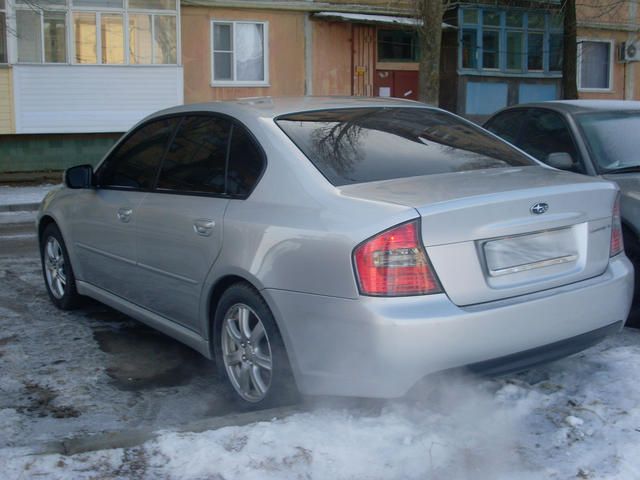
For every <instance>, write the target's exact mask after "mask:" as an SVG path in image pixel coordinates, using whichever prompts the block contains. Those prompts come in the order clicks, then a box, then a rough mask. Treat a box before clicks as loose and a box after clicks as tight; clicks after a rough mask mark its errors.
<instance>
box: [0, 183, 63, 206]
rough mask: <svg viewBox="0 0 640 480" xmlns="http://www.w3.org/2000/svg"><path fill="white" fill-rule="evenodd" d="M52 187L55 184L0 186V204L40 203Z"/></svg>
mask: <svg viewBox="0 0 640 480" xmlns="http://www.w3.org/2000/svg"><path fill="white" fill-rule="evenodd" d="M54 187H55V185H40V186H37V187H8V186H0V205H22V204H28V203H40V202H41V201H42V199H43V198H44V196H45V195H46V194H47V192H49V190H51V189H52V188H54Z"/></svg>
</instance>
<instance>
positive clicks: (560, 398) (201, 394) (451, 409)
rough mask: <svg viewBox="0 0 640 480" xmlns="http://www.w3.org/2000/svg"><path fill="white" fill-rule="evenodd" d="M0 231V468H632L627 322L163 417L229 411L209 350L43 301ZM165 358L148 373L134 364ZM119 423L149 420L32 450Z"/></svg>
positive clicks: (521, 472) (535, 475)
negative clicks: (247, 404)
mask: <svg viewBox="0 0 640 480" xmlns="http://www.w3.org/2000/svg"><path fill="white" fill-rule="evenodd" d="M6 228H8V227H6ZM25 228H26V227H25ZM6 233H7V235H5V237H6V238H7V239H6V240H2V238H3V236H2V235H0V468H1V469H2V470H1V472H0V478H2V479H3V480H5V479H7V480H13V479H25V478H44V479H71V478H72V479H76V478H78V479H90V478H91V479H93V478H108V479H118V478H122V479H130V478H134V479H138V478H140V479H156V478H163V479H202V480H204V479H212V480H222V479H225V480H231V479H260V480H262V479H264V480H270V479H319V480H325V479H331V480H333V479H336V480H339V479H350V480H352V479H366V480H370V479H371V480H375V479H385V480H395V479H402V480H404V479H446V480H449V479H469V478H472V479H479V480H484V479H489V480H493V479H510V480H511V479H514V480H529V479H554V480H555V479H563V480H564V479H575V478H589V479H612V480H614V479H616V480H618V479H619V480H631V479H640V447H639V445H640V331H637V330H629V329H625V330H624V331H623V332H622V333H621V334H619V335H616V336H613V337H611V338H609V339H607V340H606V341H604V342H603V343H601V344H599V345H597V346H595V347H593V348H591V349H589V350H587V351H585V352H582V353H580V354H578V355H575V356H573V357H570V358H567V359H564V360H561V361H558V362H555V363H553V364H549V365H545V366H541V367H538V368H535V369H532V370H530V371H529V372H527V373H524V374H520V375H510V376H507V377H505V378H501V379H494V380H481V379H475V378H462V377H443V378H438V379H432V380H431V381H430V382H428V383H426V384H424V385H420V386H419V387H418V388H416V389H415V391H413V392H411V393H410V394H409V395H408V396H407V397H406V398H403V399H399V400H394V401H385V402H366V401H358V400H337V399H310V400H308V401H306V403H305V404H304V405H303V408H304V409H305V410H306V411H305V412H304V413H296V414H293V415H290V416H288V417H285V418H281V419H278V420H272V421H266V422H260V423H254V424H250V425H246V426H242V427H227V428H222V429H218V430H214V431H207V432H204V433H199V434H196V433H175V432H172V431H171V430H172V429H177V428H179V426H180V425H182V424H184V423H187V422H190V421H193V420H196V419H199V418H203V417H207V416H212V415H221V414H225V413H229V411H230V410H229V408H230V407H229V405H228V403H226V402H227V400H225V399H224V398H223V393H222V390H221V388H220V384H219V383H216V381H217V380H216V378H215V375H214V374H213V372H212V371H211V370H210V368H209V367H208V366H207V365H208V364H206V362H204V361H203V360H201V359H200V358H199V357H197V358H195V357H194V356H193V352H191V351H190V350H188V349H186V347H181V346H180V345H179V344H178V343H177V342H175V341H173V340H170V339H167V338H166V337H163V336H162V335H160V334H155V333H153V332H152V331H151V330H150V329H147V328H145V327H140V326H139V325H138V324H137V323H136V322H134V321H132V320H130V319H127V318H126V317H123V316H122V315H119V314H116V313H114V312H113V311H111V310H109V309H106V308H104V307H101V306H100V305H97V304H92V305H89V306H88V307H85V308H83V309H81V310H79V311H76V312H60V311H58V310H56V309H55V308H54V307H53V306H52V305H51V304H50V302H49V300H48V299H47V297H46V294H45V292H44V288H43V284H42V277H41V272H40V270H39V268H40V267H39V261H38V258H37V251H36V250H35V249H36V246H35V239H34V238H30V239H29V238H26V237H25V238H26V240H24V244H21V246H20V247H19V248H18V247H15V248H16V249H15V250H12V249H13V248H14V247H11V245H17V244H18V242H22V240H21V238H22V236H27V235H28V234H29V231H27V230H24V229H22V230H20V229H13V230H6ZM559 321H561V319H559ZM176 359H177V361H176ZM172 361H173V362H174V364H172V365H170V367H171V368H163V369H160V372H159V373H160V375H157V376H155V377H154V378H152V379H151V380H153V381H152V382H149V381H148V380H149V379H146V380H145V379H144V378H139V377H140V375H141V373H144V372H146V371H147V370H154V369H157V368H158V367H165V366H166V365H167V363H168V362H172ZM184 366H186V367H187V368H186V369H185V368H183V367H184ZM165 373H167V374H168V375H165ZM129 377H131V378H129ZM136 382H137V383H136ZM145 382H146V383H145ZM231 408H233V407H231ZM132 428H140V429H147V428H152V429H154V430H162V431H163V432H162V433H161V434H160V436H159V437H158V438H156V439H155V440H151V441H148V442H146V443H144V444H142V445H140V446H137V447H131V448H127V449H113V450H102V451H95V452H90V453H79V454H75V455H69V456H65V455H57V454H56V455H42V454H40V455H34V454H33V451H34V449H38V448H39V447H42V446H43V445H44V444H46V442H49V441H52V440H60V439H63V438H67V437H72V436H77V435H90V434H94V433H100V432H105V431H117V430H122V429H132Z"/></svg>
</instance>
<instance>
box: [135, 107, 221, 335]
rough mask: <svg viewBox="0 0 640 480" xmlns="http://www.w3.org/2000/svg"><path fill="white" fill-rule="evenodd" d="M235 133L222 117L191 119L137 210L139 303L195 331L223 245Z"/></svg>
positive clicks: (179, 132) (186, 119)
mask: <svg viewBox="0 0 640 480" xmlns="http://www.w3.org/2000/svg"><path fill="white" fill-rule="evenodd" d="M232 128H233V127H232V122H231V120H229V119H227V118H223V117H220V116H215V115H188V116H185V117H184V118H183V120H182V122H181V124H180V126H179V127H178V130H177V132H176V135H175V138H174V140H173V142H172V143H171V145H170V147H169V149H168V151H167V155H166V156H165V158H164V160H163V163H162V166H161V168H160V173H159V175H158V179H157V185H156V187H155V189H154V191H153V192H152V193H149V195H147V196H146V197H145V198H144V199H143V200H142V202H141V203H140V205H139V206H138V209H137V224H136V230H137V233H136V244H137V250H138V267H139V276H140V283H139V285H140V288H139V289H138V290H137V292H136V301H137V303H139V304H140V305H142V306H144V307H145V308H147V309H149V310H151V311H153V312H155V313H157V314H160V315H162V316H164V317H166V318H168V319H170V320H173V321H175V322H177V323H180V324H181V325H183V326H186V327H188V328H192V329H194V330H196V329H197V319H198V312H199V304H200V293H201V290H202V284H203V282H204V280H205V278H206V276H207V273H208V272H209V270H210V268H211V266H212V265H213V263H214V261H215V259H216V258H217V256H218V254H219V252H220V249H221V247H222V228H223V223H222V220H223V217H224V212H225V209H226V207H227V204H228V203H229V198H228V196H227V195H226V193H225V183H226V168H227V158H228V153H229V140H230V137H231V132H232Z"/></svg>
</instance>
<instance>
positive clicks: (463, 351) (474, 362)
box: [263, 255, 633, 398]
mask: <svg viewBox="0 0 640 480" xmlns="http://www.w3.org/2000/svg"><path fill="white" fill-rule="evenodd" d="M263 293H264V295H265V298H266V299H267V302H268V303H269V305H270V306H271V308H272V310H273V312H274V314H275V315H276V318H277V319H278V324H279V326H280V329H281V331H282V334H283V338H284V341H285V344H286V347H287V351H288V353H289V356H290V360H291V364H292V368H293V371H294V375H295V377H296V381H297V383H298V387H299V388H300V390H301V392H303V393H306V394H326V395H348V396H366V397H384V398H392V397H397V396H402V395H404V394H405V393H406V392H407V391H408V390H409V389H410V388H411V387H412V386H413V385H414V384H415V383H417V382H418V381H419V380H420V379H422V378H423V377H424V376H425V375H428V374H430V373H434V372H438V371H442V370H447V369H450V368H456V367H461V366H465V365H470V366H472V367H476V368H477V369H478V368H480V367H483V366H484V367H486V368H484V370H486V371H488V372H489V373H490V374H491V373H501V371H500V368H499V366H500V364H503V365H504V364H505V363H507V364H508V363H510V361H512V360H513V362H511V363H512V367H511V368H512V369H513V368H514V367H517V369H520V368H526V367H527V366H528V365H529V364H531V363H539V362H536V361H535V357H536V352H537V353H538V354H540V353H543V352H544V351H545V350H546V351H547V352H548V353H549V355H548V356H547V358H545V356H544V355H542V356H540V355H538V357H539V360H540V361H546V360H553V359H556V358H560V357H561V356H564V355H569V354H571V353H575V352H577V351H579V350H581V349H582V348H586V347H588V346H590V345H591V344H593V342H588V341H582V340H585V338H591V337H589V335H587V337H581V336H582V335H584V334H588V333H589V332H591V333H592V335H591V336H592V337H596V336H602V335H598V332H600V333H606V334H608V333H611V332H612V331H617V330H619V328H621V327H622V325H623V324H624V321H625V319H626V318H627V315H628V312H629V308H630V304H631V300H632V296H633V267H632V266H631V263H630V262H629V260H628V259H627V258H626V257H625V256H624V255H619V256H617V257H615V258H613V259H612V260H611V262H610V263H609V266H608V268H607V270H606V271H605V273H604V274H602V275H600V276H598V277H595V278H592V279H589V280H585V281H581V282H577V283H573V284H570V285H565V286H562V287H558V288H554V289H551V290H547V291H543V292H537V293H534V294H529V295H524V296H520V297H516V298H511V299H506V300H500V301H495V302H490V303H485V304H480V305H474V306H469V307H458V306H456V305H454V304H453V303H452V302H451V301H450V300H449V299H448V297H447V296H446V295H444V294H439V295H431V296H419V297H397V298H375V297H360V298H358V299H344V298H336V297H325V296H321V295H311V294H305V293H299V292H291V291H284V290H272V289H266V290H264V291H263ZM612 324H615V326H612ZM606 327H609V328H608V329H607V328H606ZM603 328H604V330H602V329H603ZM594 332H595V333H594ZM562 345H564V346H565V347H566V348H565V349H564V350H563V348H562ZM571 345H573V347H572V348H569V347H571ZM528 354H532V355H533V356H532V355H528ZM527 357H528V359H527ZM518 359H519V360H518ZM518 361H520V363H521V365H520V366H517V363H518ZM483 362H484V363H483ZM480 369H481V368H480ZM492 369H493V370H495V371H494V372H492V371H491V370H492Z"/></svg>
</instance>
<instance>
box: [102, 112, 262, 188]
mask: <svg viewBox="0 0 640 480" xmlns="http://www.w3.org/2000/svg"><path fill="white" fill-rule="evenodd" d="M192 116H201V117H214V118H220V119H223V120H227V121H229V122H230V124H231V135H229V139H228V144H227V158H226V166H225V189H226V184H227V172H228V168H229V155H230V148H229V146H230V144H231V140H232V138H233V130H235V129H236V128H242V129H244V131H245V132H246V133H247V135H248V137H249V138H250V140H251V142H252V144H253V146H254V148H255V149H256V151H257V152H258V155H259V156H260V160H261V163H262V168H261V170H260V174H259V175H258V176H257V178H256V181H255V183H254V184H253V186H252V187H251V189H250V190H249V191H248V192H247V194H246V195H238V194H228V193H226V192H225V193H206V192H187V191H178V190H166V189H158V179H159V177H160V172H161V171H162V166H163V165H164V160H165V157H166V156H167V152H168V151H169V148H170V147H171V144H172V143H173V141H174V139H175V137H176V134H177V133H178V132H179V131H180V126H181V125H182V122H183V121H184V119H185V118H186V117H192ZM171 118H178V122H177V123H176V126H175V128H174V130H173V132H171V136H170V138H169V141H168V142H167V145H166V146H165V151H164V153H163V154H162V158H161V159H160V162H159V163H158V167H157V169H156V172H155V180H154V181H153V184H152V185H151V187H150V188H147V189H145V188H133V187H124V186H117V185H100V184H97V185H96V188H97V189H102V190H123V191H127V192H147V193H160V194H166V195H183V196H192V197H212V198H225V199H230V200H246V199H247V198H249V197H250V196H251V194H252V193H253V191H254V190H255V189H256V187H257V186H258V184H259V183H260V181H261V180H262V177H263V176H264V173H265V171H266V170H267V165H268V160H267V155H266V153H265V151H264V148H263V147H262V145H261V144H260V142H259V141H258V139H257V138H256V136H255V135H254V134H253V132H252V131H251V129H249V128H248V127H247V126H246V125H245V124H244V123H242V122H241V121H239V120H238V119H237V118H235V117H232V116H231V115H227V114H224V113H219V112H211V111H206V110H205V111H193V112H179V113H168V114H166V115H160V116H157V117H154V118H151V119H149V120H147V121H145V122H144V123H140V124H138V125H136V126H135V127H134V128H132V129H131V130H130V131H129V132H127V133H126V134H124V135H123V136H122V138H120V140H119V141H118V142H117V143H116V144H115V145H114V146H113V147H112V148H111V149H110V150H109V151H108V152H107V153H106V155H105V156H104V157H103V158H102V160H100V163H99V164H98V165H97V166H96V168H95V171H94V178H95V179H96V181H97V179H99V176H100V171H101V169H102V168H106V167H104V165H105V164H106V163H107V162H108V161H109V158H111V156H112V155H115V154H116V153H117V151H118V149H119V148H120V146H121V145H122V144H124V143H125V142H126V141H127V140H128V139H129V138H131V137H132V136H133V135H135V134H136V133H137V132H138V131H139V130H140V129H142V128H145V127H146V126H148V125H149V124H151V123H154V122H157V121H161V120H167V119H171Z"/></svg>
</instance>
